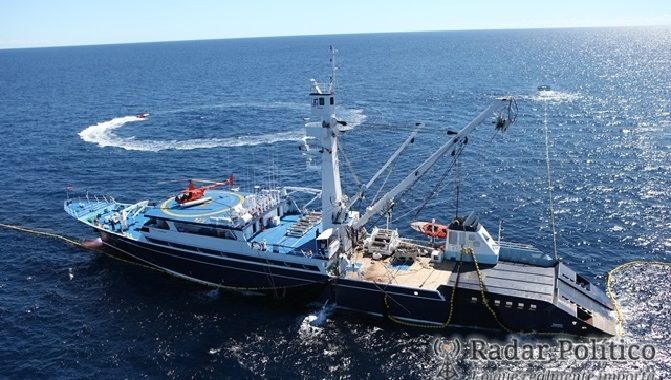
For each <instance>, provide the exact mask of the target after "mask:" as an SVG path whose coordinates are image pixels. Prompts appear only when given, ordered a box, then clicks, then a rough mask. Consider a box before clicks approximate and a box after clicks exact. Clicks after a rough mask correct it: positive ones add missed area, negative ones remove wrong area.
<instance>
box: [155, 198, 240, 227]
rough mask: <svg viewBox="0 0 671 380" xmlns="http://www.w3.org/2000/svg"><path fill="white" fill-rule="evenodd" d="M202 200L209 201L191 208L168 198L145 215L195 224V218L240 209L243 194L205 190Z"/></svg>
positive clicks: (215, 215)
mask: <svg viewBox="0 0 671 380" xmlns="http://www.w3.org/2000/svg"><path fill="white" fill-rule="evenodd" d="M203 198H205V199H209V200H207V201H205V202H203V203H201V204H197V205H193V206H184V205H180V204H179V203H177V202H176V201H175V198H174V197H170V198H168V199H166V200H165V201H163V203H161V205H160V206H159V207H158V208H154V209H152V210H150V211H148V212H147V214H146V215H147V216H149V217H159V218H164V219H177V220H184V221H188V222H197V220H196V219H197V218H209V217H212V216H213V217H218V216H224V215H227V214H229V213H230V212H231V211H233V210H235V209H239V208H242V202H244V200H245V197H244V195H243V194H240V193H237V192H233V191H226V190H207V191H205V193H204V194H203Z"/></svg>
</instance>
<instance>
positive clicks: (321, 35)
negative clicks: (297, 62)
mask: <svg viewBox="0 0 671 380" xmlns="http://www.w3.org/2000/svg"><path fill="white" fill-rule="evenodd" d="M661 27H671V24H643V25H641V24H637V25H589V26H573V25H572V26H549V27H542V28H539V27H510V28H507V27H497V28H477V29H471V28H464V29H426V30H407V31H393V32H391V31H386V32H362V33H325V34H287V35H268V36H244V37H212V38H198V39H183V40H180V39H178V40H153V41H130V42H101V43H82V44H63V45H58V44H57V45H42V46H16V47H0V50H19V49H21V50H23V49H48V48H65V47H93V46H114V45H139V44H153V43H169V42H198V41H224V40H251V39H262V38H291V37H324V36H358V35H376V34H410V33H440V32H469V31H470V32H475V31H496V30H506V31H514V30H551V29H607V28H613V29H615V28H661Z"/></svg>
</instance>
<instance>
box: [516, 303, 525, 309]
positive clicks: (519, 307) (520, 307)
mask: <svg viewBox="0 0 671 380" xmlns="http://www.w3.org/2000/svg"><path fill="white" fill-rule="evenodd" d="M517 308H518V309H520V310H522V309H524V304H523V303H522V302H519V303H518V304H517Z"/></svg>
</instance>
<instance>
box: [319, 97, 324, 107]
mask: <svg viewBox="0 0 671 380" xmlns="http://www.w3.org/2000/svg"><path fill="white" fill-rule="evenodd" d="M319 105H320V106H323V105H324V98H319Z"/></svg>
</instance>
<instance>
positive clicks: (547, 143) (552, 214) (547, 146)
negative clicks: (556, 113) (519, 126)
mask: <svg viewBox="0 0 671 380" xmlns="http://www.w3.org/2000/svg"><path fill="white" fill-rule="evenodd" d="M543 119H544V120H543V124H544V126H545V164H546V168H547V174H548V198H549V199H548V200H549V203H550V206H549V207H550V210H549V211H550V224H551V225H552V244H553V247H554V253H555V260H558V258H559V255H558V254H557V227H556V225H555V210H554V204H553V201H552V179H551V177H550V137H549V132H548V103H547V101H545V116H544V118H543Z"/></svg>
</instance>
